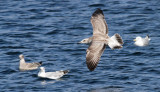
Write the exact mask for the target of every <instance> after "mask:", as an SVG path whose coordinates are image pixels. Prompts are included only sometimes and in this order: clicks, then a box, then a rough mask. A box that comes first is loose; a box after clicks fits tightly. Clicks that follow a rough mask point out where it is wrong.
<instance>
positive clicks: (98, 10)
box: [92, 8, 104, 16]
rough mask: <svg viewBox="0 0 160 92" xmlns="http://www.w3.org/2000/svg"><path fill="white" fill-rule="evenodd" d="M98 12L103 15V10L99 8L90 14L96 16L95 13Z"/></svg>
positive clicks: (97, 13)
mask: <svg viewBox="0 0 160 92" xmlns="http://www.w3.org/2000/svg"><path fill="white" fill-rule="evenodd" d="M99 14H102V15H104V14H103V11H102V10H101V9H100V8H98V9H97V10H96V11H95V12H94V13H93V14H92V16H97V15H99Z"/></svg>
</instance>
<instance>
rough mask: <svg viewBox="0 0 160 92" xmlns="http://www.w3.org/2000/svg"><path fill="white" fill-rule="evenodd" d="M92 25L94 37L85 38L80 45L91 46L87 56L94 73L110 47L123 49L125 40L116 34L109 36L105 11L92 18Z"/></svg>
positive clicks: (94, 14) (97, 12) (96, 13)
mask: <svg viewBox="0 0 160 92" xmlns="http://www.w3.org/2000/svg"><path fill="white" fill-rule="evenodd" d="M91 24H92V27H93V36H92V37H90V38H85V39H83V40H82V41H80V42H79V43H86V44H89V47H88V49H87V51H86V52H87V55H86V63H87V67H88V69H89V70H90V71H93V70H94V69H95V68H96V67H97V64H98V62H99V60H100V57H101V55H102V53H103V51H104V50H105V48H106V46H107V45H108V46H109V47H110V48H111V49H120V48H122V44H123V40H122V38H121V36H120V35H119V34H114V35H113V36H112V37H109V36H108V26H107V23H106V21H105V18H104V14H103V11H102V10H101V9H99V8H98V9H97V10H96V11H95V12H94V13H93V14H92V17H91Z"/></svg>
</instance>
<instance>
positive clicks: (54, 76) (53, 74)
mask: <svg viewBox="0 0 160 92" xmlns="http://www.w3.org/2000/svg"><path fill="white" fill-rule="evenodd" d="M68 72H69V71H68V70H61V71H55V72H45V68H44V67H40V71H39V73H38V77H41V78H48V79H59V78H61V77H62V76H63V75H65V74H67V73H68Z"/></svg>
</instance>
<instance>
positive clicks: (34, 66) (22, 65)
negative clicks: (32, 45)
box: [19, 55, 42, 71]
mask: <svg viewBox="0 0 160 92" xmlns="http://www.w3.org/2000/svg"><path fill="white" fill-rule="evenodd" d="M19 58H20V64H19V69H20V70H21V71H24V70H34V69H37V68H38V67H39V66H41V65H42V62H33V63H26V62H25V59H24V56H23V55H19Z"/></svg>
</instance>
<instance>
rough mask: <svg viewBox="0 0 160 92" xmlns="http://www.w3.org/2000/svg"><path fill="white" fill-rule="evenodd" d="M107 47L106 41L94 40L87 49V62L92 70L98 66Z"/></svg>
mask: <svg viewBox="0 0 160 92" xmlns="http://www.w3.org/2000/svg"><path fill="white" fill-rule="evenodd" d="M105 47H106V45H105V44H104V43H99V42H92V43H91V45H90V46H89V48H88V49H87V55H86V64H87V67H88V69H89V70H90V71H93V70H94V69H95V68H96V67H97V64H98V63H99V60H100V57H101V55H102V53H103V52H104V50H105Z"/></svg>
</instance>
